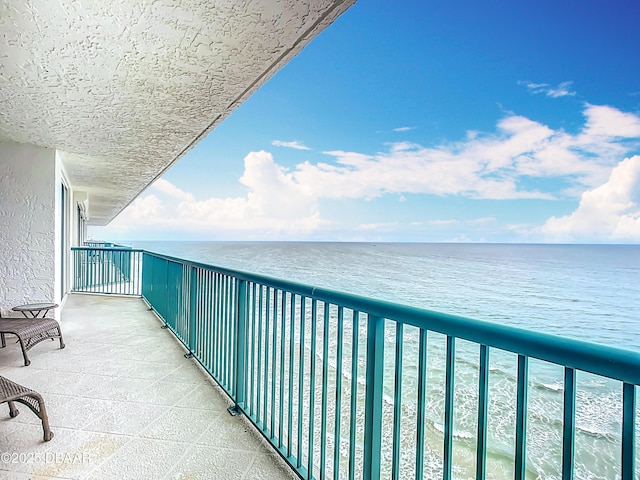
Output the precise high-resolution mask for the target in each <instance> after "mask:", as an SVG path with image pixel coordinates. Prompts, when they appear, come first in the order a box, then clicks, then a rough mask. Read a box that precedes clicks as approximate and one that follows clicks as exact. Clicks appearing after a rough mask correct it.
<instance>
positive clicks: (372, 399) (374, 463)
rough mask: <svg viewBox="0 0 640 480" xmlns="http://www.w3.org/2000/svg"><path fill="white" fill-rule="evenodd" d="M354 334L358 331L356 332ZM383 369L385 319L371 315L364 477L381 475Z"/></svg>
mask: <svg viewBox="0 0 640 480" xmlns="http://www.w3.org/2000/svg"><path fill="white" fill-rule="evenodd" d="M354 335H357V332H354ZM383 370H384V319H383V318H380V317H373V316H371V315H369V320H368V324H367V374H366V375H367V376H366V387H365V388H366V390H365V407H364V408H365V410H364V412H365V413H364V478H366V479H371V480H378V479H379V478H380V455H381V448H382V387H383V373H384V371H383ZM353 381H354V382H355V381H356V379H355V378H354V379H353Z"/></svg>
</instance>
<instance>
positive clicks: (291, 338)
mask: <svg viewBox="0 0 640 480" xmlns="http://www.w3.org/2000/svg"><path fill="white" fill-rule="evenodd" d="M290 301H291V305H290V306H289V385H288V387H289V391H288V393H289V394H288V395H287V456H288V457H291V451H292V449H293V445H292V443H293V440H292V437H293V374H294V370H295V368H294V355H295V325H296V322H295V318H296V316H295V305H296V296H295V294H293V293H292V294H291V295H290Z"/></svg>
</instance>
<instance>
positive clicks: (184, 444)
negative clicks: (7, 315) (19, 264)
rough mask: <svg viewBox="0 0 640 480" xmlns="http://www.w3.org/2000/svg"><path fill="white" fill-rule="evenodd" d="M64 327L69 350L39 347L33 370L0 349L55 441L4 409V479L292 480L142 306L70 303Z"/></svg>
mask: <svg viewBox="0 0 640 480" xmlns="http://www.w3.org/2000/svg"><path fill="white" fill-rule="evenodd" d="M60 316H61V324H62V329H63V335H64V337H65V343H66V345H67V347H66V348H65V349H63V350H60V348H59V343H58V341H57V340H55V341H44V342H41V343H40V344H38V345H36V346H35V347H34V348H33V349H31V350H30V351H29V356H30V358H31V365H30V366H28V367H25V366H24V365H23V361H22V354H21V352H20V347H19V345H17V344H15V343H14V342H13V340H14V338H15V337H13V336H10V337H7V347H6V348H4V349H0V375H3V376H5V377H7V378H9V379H11V380H13V381H15V382H17V383H20V384H22V385H25V386H27V387H29V388H32V389H34V390H36V391H38V392H40V393H41V394H42V395H43V397H44V399H45V403H46V407H47V411H48V414H49V421H50V424H51V430H52V431H53V432H54V435H55V436H54V438H53V439H52V440H51V441H50V442H43V440H42V426H41V424H40V420H39V419H38V418H37V417H36V416H35V415H33V414H32V413H31V412H30V411H29V410H28V408H27V407H25V406H22V405H18V408H19V409H20V415H18V416H17V417H16V418H13V419H12V418H10V417H9V409H8V406H7V404H2V405H0V478H6V479H20V480H24V479H43V478H73V479H109V480H112V479H153V480H156V479H189V480H191V479H267V478H269V479H280V478H284V479H293V478H297V477H296V476H295V475H294V474H293V473H292V472H291V471H290V470H289V469H288V468H287V467H286V466H285V465H284V464H283V462H282V460H281V459H280V457H279V456H278V455H277V454H276V453H274V451H273V450H271V449H270V447H269V446H268V445H267V444H266V442H265V441H264V440H263V439H262V438H261V437H260V435H259V434H257V433H255V432H254V431H253V430H252V427H251V426H250V425H249V423H248V422H247V420H246V419H244V418H243V417H232V416H231V415H229V413H228V412H227V410H226V409H227V407H228V406H229V405H230V402H229V400H228V398H227V397H226V396H225V395H224V394H223V393H222V392H221V391H220V389H219V388H218V387H217V386H215V385H214V384H213V382H212V381H211V380H209V378H208V377H207V376H206V375H205V374H204V373H203V372H202V370H201V369H200V368H199V366H198V365H197V362H196V361H195V360H188V359H185V358H184V356H183V354H184V353H185V351H184V349H183V347H182V345H181V344H179V343H178V342H177V341H176V340H175V339H174V337H173V336H172V334H171V333H170V332H169V331H167V330H162V329H161V328H160V326H161V323H160V322H159V320H158V319H157V318H156V317H155V316H154V314H153V313H151V312H150V311H148V310H147V306H146V304H145V303H144V302H143V301H142V300H140V299H137V298H121V297H109V296H90V295H70V296H69V298H68V299H67V302H66V304H65V305H64V308H63V310H62V312H61V314H60ZM7 453H9V454H13V456H11V455H10V456H7V455H6V454H7ZM2 454H5V455H2ZM20 454H22V455H20ZM7 460H8V461H7Z"/></svg>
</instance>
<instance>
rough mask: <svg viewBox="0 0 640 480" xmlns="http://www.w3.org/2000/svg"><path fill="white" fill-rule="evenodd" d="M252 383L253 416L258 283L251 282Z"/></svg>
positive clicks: (251, 405)
mask: <svg viewBox="0 0 640 480" xmlns="http://www.w3.org/2000/svg"><path fill="white" fill-rule="evenodd" d="M251 292H252V294H251V381H250V383H249V385H251V396H250V397H249V398H250V399H251V401H250V407H249V411H250V412H251V415H253V414H254V412H255V408H254V407H255V405H256V401H257V400H256V397H255V395H256V381H257V380H256V305H257V301H256V295H257V288H256V282H251Z"/></svg>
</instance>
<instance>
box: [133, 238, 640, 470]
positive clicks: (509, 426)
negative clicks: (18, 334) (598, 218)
mask: <svg viewBox="0 0 640 480" xmlns="http://www.w3.org/2000/svg"><path fill="white" fill-rule="evenodd" d="M125 243H126V244H127V245H131V246H134V247H139V248H145V249H147V250H150V251H155V252H158V253H165V254H168V255H173V256H176V257H180V258H184V259H190V260H195V261H199V262H203V263H208V264H211V265H215V266H221V267H227V268H232V269H236V270H242V271H247V272H253V273H260V274H263V275H268V276H272V277H277V278H282V279H286V280H291V281H296V282H300V283H304V284H308V285H312V286H317V287H324V288H330V289H333V290H340V291H345V292H349V293H353V294H358V295H363V296H366V297H371V298H377V299H383V300H388V301H392V302H396V303H401V304H405V305H411V306H416V307H420V308H426V309H429V310H435V311H439V312H443V313H449V314H454V315H460V316H464V317H469V318H474V319H477V320H482V321H487V322H495V323H500V324H507V325H511V326H515V327H520V328H526V329H530V330H537V331H540V332H545V333H551V334H556V335H561V336H565V337H570V338H576V339H582V340H587V341H590V342H596V343H601V344H606V345H611V346H616V347H621V348H626V349H631V350H635V351H640V246H639V245H513V244H429V243H331V242H140V241H134V242H125ZM433 341H434V342H435V344H434V345H433V347H432V346H431V345H430V347H429V348H430V352H431V349H434V351H435V352H440V355H443V352H444V349H443V346H442V341H441V339H440V340H439V339H437V338H435V339H434V340H433ZM406 343H407V345H408V355H409V356H411V354H412V352H411V338H408V339H407V341H406ZM415 343H417V341H416V342H415ZM473 351H474V350H473V349H470V350H469V352H467V353H468V356H469V360H468V362H467V361H465V347H464V345H461V346H460V357H461V358H460V360H459V361H458V360H457V363H456V391H455V399H456V400H455V401H456V413H455V452H456V453H455V455H456V456H455V458H454V476H455V478H474V474H475V472H474V469H473V465H474V462H475V460H474V457H473V455H474V452H475V423H474V422H475V415H476V412H477V406H476V405H475V402H476V401H477V400H476V395H477V368H475V367H474V365H475V364H474V358H477V353H476V354H474V353H473ZM475 351H476V352H477V350H475ZM474 355H475V357H474ZM438 360H439V359H438V353H436V355H432V354H431V353H430V357H429V365H430V367H431V366H432V365H433V368H430V370H429V376H428V380H427V385H428V386H429V388H431V392H428V394H427V395H428V397H430V396H432V397H433V399H434V400H433V404H431V405H430V408H429V417H430V425H429V427H430V428H428V429H427V432H426V435H427V436H431V437H433V439H434V442H435V443H436V444H437V441H436V439H437V438H438V437H440V438H441V434H442V432H441V430H442V419H443V405H441V403H442V402H441V398H440V397H439V395H441V391H439V390H441V383H442V376H443V371H442V368H441V367H442V363H441V362H439V361H438ZM465 365H466V367H465ZM405 368H406V369H408V370H411V369H412V368H415V365H414V364H412V363H411V362H407V364H406V365H405ZM578 382H579V388H578V392H577V418H576V428H577V433H576V451H577V455H576V471H575V476H576V477H575V478H584V479H605V480H608V479H614V478H617V477H619V475H620V465H619V463H620V462H619V456H620V453H619V452H620V424H621V418H620V417H621V415H620V411H621V410H620V408H621V407H620V406H621V392H620V385H619V384H618V383H616V382H613V381H608V380H605V379H602V378H599V377H596V376H591V375H587V374H579V375H578ZM529 384H530V390H529V405H528V408H529V411H528V412H529V413H528V437H527V451H528V458H527V478H536V479H538V478H539V479H543V478H544V479H555V478H561V475H560V470H559V468H560V467H559V465H560V458H561V451H560V450H559V449H558V448H555V447H553V448H552V447H550V446H549V445H558V444H561V442H559V439H560V438H561V434H562V432H561V425H562V385H563V384H562V369H561V368H555V367H549V366H548V365H537V364H536V362H533V361H532V362H531V364H530V373H529ZM490 388H491V392H492V397H491V399H490V405H489V415H490V425H489V428H490V430H489V445H488V458H489V472H488V477H487V478H496V479H498V478H513V472H512V470H511V467H510V465H511V461H512V456H513V453H512V452H513V441H514V440H513V431H514V429H515V411H514V410H515V401H514V399H515V366H514V356H513V355H507V354H505V355H500V352H498V355H495V356H492V360H491V373H490ZM412 389H415V386H412V385H411V384H410V383H409V384H408V385H406V387H404V388H403V392H405V393H406V395H407V396H408V397H409V396H411V395H414V393H415V392H414V390H412ZM392 398H393V385H386V384H385V401H386V403H387V404H389V403H390V402H391V403H392ZM403 398H404V397H403ZM414 398H415V397H414ZM438 398H440V400H438ZM403 406H404V400H403ZM407 408H408V409H409V411H408V412H407V415H408V416H409V417H410V416H411V415H412V412H411V411H410V410H411V403H410V401H408V402H407ZM390 411H391V410H390V409H389V408H388V407H387V408H385V412H386V413H385V415H388V414H389V412H390ZM491 419H493V420H491ZM385 421H388V419H386V420H385ZM403 441H404V442H411V441H412V439H411V438H407V439H403ZM427 443H428V444H429V443H430V442H427ZM408 450H409V451H410V449H408ZM426 455H428V456H429V455H431V456H432V457H433V458H432V459H431V461H427V466H428V467H429V468H428V469H427V472H431V474H433V475H434V476H436V475H440V473H439V472H440V471H441V470H439V469H441V462H440V461H439V460H438V458H439V456H441V451H439V450H438V448H435V449H434V451H427V453H426ZM407 458H410V452H409V454H408V457H407ZM383 469H384V465H383ZM411 475H412V472H411V471H410V469H409V470H407V471H403V478H404V477H406V478H410V477H411ZM428 478H431V477H428Z"/></svg>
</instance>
